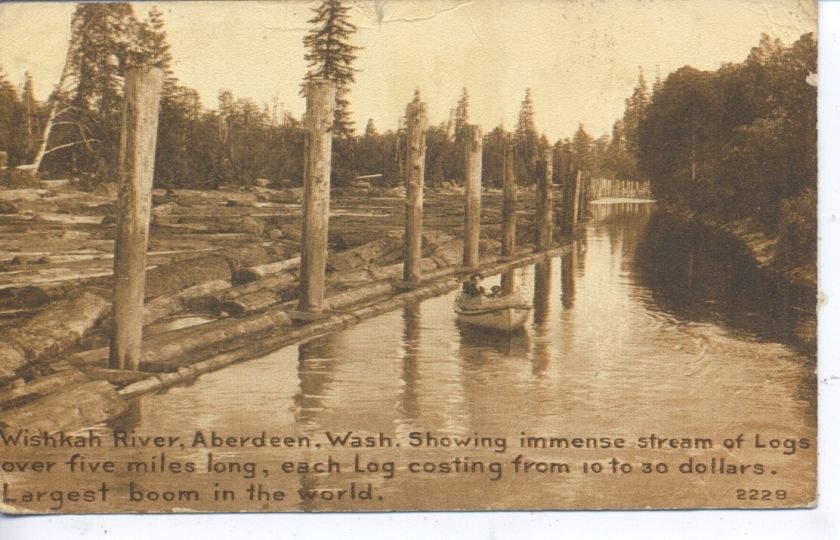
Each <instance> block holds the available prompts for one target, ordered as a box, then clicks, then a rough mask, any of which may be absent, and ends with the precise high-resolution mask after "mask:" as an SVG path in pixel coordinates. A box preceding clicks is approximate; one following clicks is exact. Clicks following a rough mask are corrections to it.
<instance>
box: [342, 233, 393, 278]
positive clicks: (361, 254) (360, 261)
mask: <svg viewBox="0 0 840 540" xmlns="http://www.w3.org/2000/svg"><path fill="white" fill-rule="evenodd" d="M401 248H402V239H399V238H387V237H386V238H379V239H377V240H374V241H372V242H368V243H367V244H364V245H361V246H359V247H355V248H352V249H348V250H345V251H342V252H339V253H336V254H333V255H331V256H330V257H329V258H328V259H327V267H328V268H329V269H330V270H332V271H334V272H346V271H348V270H354V269H357V268H361V267H363V266H369V265H371V264H374V263H376V264H378V265H380V266H381V265H383V264H390V263H394V262H397V261H399V260H400V255H401V253H400V252H401Z"/></svg>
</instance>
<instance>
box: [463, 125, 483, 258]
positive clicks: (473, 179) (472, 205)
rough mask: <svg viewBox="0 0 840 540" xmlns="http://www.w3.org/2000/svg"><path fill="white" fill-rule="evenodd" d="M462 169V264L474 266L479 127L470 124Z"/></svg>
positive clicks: (477, 226) (478, 207)
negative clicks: (463, 197)
mask: <svg viewBox="0 0 840 540" xmlns="http://www.w3.org/2000/svg"><path fill="white" fill-rule="evenodd" d="M464 171H465V173H466V179H465V181H464V188H465V192H466V193H465V195H466V202H465V204H464V266H466V267H468V268H476V267H477V266H478V255H479V253H478V244H479V237H480V231H481V219H480V215H481V128H480V127H479V126H476V125H472V124H468V125H467V126H466V147H465V148H464Z"/></svg>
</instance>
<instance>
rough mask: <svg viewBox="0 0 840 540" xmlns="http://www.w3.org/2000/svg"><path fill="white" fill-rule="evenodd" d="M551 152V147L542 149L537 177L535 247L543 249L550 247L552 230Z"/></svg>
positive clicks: (552, 172)
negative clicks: (540, 170)
mask: <svg viewBox="0 0 840 540" xmlns="http://www.w3.org/2000/svg"><path fill="white" fill-rule="evenodd" d="M552 159H553V152H552V149H551V148H545V149H544V150H543V167H542V169H543V170H542V173H543V174H542V176H541V177H540V178H538V179H537V219H536V230H537V238H536V244H537V249H539V250H540V251H545V250H547V249H551V243H552V240H553V238H552V237H553V232H554V220H553V218H552V214H553V212H554V200H553V197H554V195H553V193H552V184H553V178H552V176H553V174H554V171H553V166H552V165H553V164H552Z"/></svg>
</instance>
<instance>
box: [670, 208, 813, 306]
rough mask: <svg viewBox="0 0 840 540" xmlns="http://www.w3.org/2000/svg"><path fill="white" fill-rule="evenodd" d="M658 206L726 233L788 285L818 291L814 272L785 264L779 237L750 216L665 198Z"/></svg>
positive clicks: (768, 270) (758, 263)
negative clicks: (717, 213) (726, 216)
mask: <svg viewBox="0 0 840 540" xmlns="http://www.w3.org/2000/svg"><path fill="white" fill-rule="evenodd" d="M657 207H658V208H660V209H662V210H663V211H664V212H666V213H668V214H669V215H671V216H674V217H676V218H679V219H681V220H683V221H687V222H693V223H697V224H700V225H703V226H704V227H707V228H709V229H711V230H714V231H716V232H718V233H721V234H724V235H726V236H727V237H729V238H731V239H733V240H735V241H737V242H738V243H739V244H740V245H741V246H743V248H744V251H745V253H747V254H748V255H749V256H750V258H752V260H753V261H754V262H755V264H756V266H757V267H758V268H760V269H762V270H765V271H767V272H770V273H772V274H773V275H775V276H778V277H780V278H782V279H784V280H785V281H786V282H787V283H789V284H790V285H793V286H797V287H803V288H806V289H809V290H811V291H813V292H814V295H816V294H817V293H818V277H817V273H816V272H813V271H811V270H810V269H809V268H807V267H804V266H802V265H799V266H788V267H785V266H784V265H783V263H782V262H781V261H780V255H779V253H778V251H777V249H776V246H777V244H778V242H779V238H778V237H774V236H770V235H768V234H766V233H764V232H763V231H761V229H760V228H759V227H758V225H757V224H756V223H755V221H754V220H753V219H750V218H745V219H738V220H731V221H729V220H722V219H719V218H715V217H713V216H710V215H709V214H706V213H703V212H699V211H696V210H692V209H690V208H688V207H687V206H685V205H682V204H679V203H674V202H670V201H665V200H659V201H658V202H657Z"/></svg>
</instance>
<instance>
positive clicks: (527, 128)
mask: <svg viewBox="0 0 840 540" xmlns="http://www.w3.org/2000/svg"><path fill="white" fill-rule="evenodd" d="M514 142H515V144H516V153H517V157H518V158H519V159H518V160H517V163H516V171H517V177H518V178H519V179H520V181H524V182H527V183H533V182H534V181H535V175H536V164H537V159H538V157H539V151H540V135H539V132H538V131H537V123H536V113H535V112H534V99H533V97H532V96H531V89H530V88H527V89H526V90H525V99H523V100H522V106H521V108H520V109H519V121H518V122H517V123H516V131H515V132H514Z"/></svg>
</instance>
